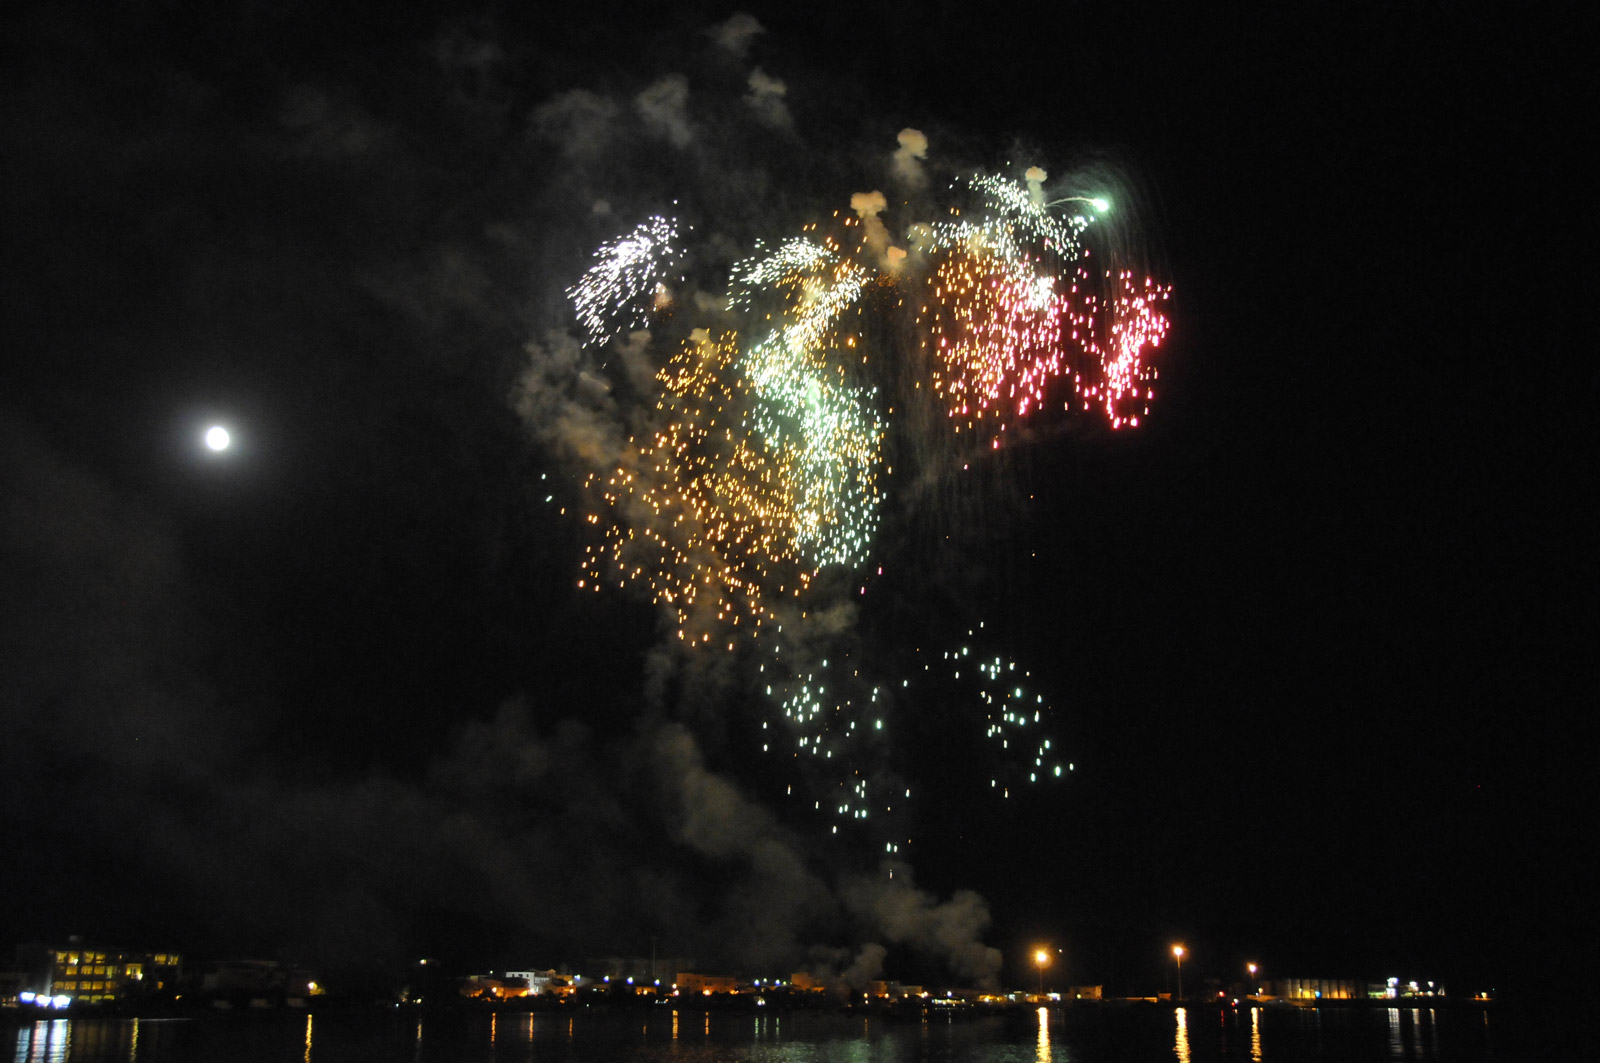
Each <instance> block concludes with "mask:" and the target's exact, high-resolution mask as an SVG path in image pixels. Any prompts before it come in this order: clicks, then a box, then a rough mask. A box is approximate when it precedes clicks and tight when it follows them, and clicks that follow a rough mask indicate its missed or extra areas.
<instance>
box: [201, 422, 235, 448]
mask: <svg viewBox="0 0 1600 1063" xmlns="http://www.w3.org/2000/svg"><path fill="white" fill-rule="evenodd" d="M231 442H233V437H232V436H230V435H228V430H227V429H226V428H224V427H222V426H221V425H220V424H214V425H212V426H211V427H210V428H207V429H206V446H208V447H210V448H211V449H212V450H215V451H223V450H227V449H228V444H229V443H231Z"/></svg>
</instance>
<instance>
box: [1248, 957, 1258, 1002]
mask: <svg viewBox="0 0 1600 1063" xmlns="http://www.w3.org/2000/svg"><path fill="white" fill-rule="evenodd" d="M1245 967H1246V968H1248V969H1249V971H1250V993H1251V994H1252V995H1253V996H1260V995H1261V987H1260V986H1258V985H1256V965H1255V964H1253V963H1247V964H1245Z"/></svg>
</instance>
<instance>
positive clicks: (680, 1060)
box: [0, 1006, 1512, 1063]
mask: <svg viewBox="0 0 1600 1063" xmlns="http://www.w3.org/2000/svg"><path fill="white" fill-rule="evenodd" d="M1246 1011H1248V1013H1249V1015H1248V1022H1249V1037H1248V1040H1247V1039H1246V1038H1245V1036H1244V1035H1245V1030H1244V1028H1243V1024H1244V1023H1245V1022H1246V1021H1247V1020H1246V1015H1245V1012H1246ZM1500 1019H1501V1016H1499V1015H1495V1016H1491V1015H1490V1014H1489V1013H1487V1012H1481V1013H1480V1012H1472V1011H1453V1010H1449V1009H1445V1010H1440V1009H1430V1008H1387V1009H1383V1008H1379V1009H1365V1008H1349V1009H1301V1008H1291V1007H1267V1008H1262V1007H1255V1008H1248V1009H1241V1010H1238V1011H1235V1010H1232V1009H1211V1008H1199V1009H1196V1008H1192V1007H1182V1008H1172V1009H1169V1008H1156V1007H1138V1006H1134V1007H1116V1006H1105V1007H1083V1008H1067V1009H1048V1008H1038V1009H1030V1010H1029V1011H1027V1012H1019V1013H1016V1014H1013V1015H1011V1016H1009V1017H1006V1016H985V1017H981V1018H974V1017H967V1016H960V1017H953V1016H951V1015H950V1014H948V1013H942V1012H930V1013H929V1014H927V1015H926V1016H924V1017H922V1018H920V1019H919V1018H917V1017H915V1016H912V1017H897V1018H887V1017H883V1016H877V1015H872V1016H863V1015H860V1014H855V1015H830V1014H817V1013H811V1012H783V1011H779V1010H777V1009H772V1010H769V1011H763V1012H759V1013H755V1014H751V1013H744V1012H733V1011H704V1012H703V1011H682V1012H679V1011H677V1010H675V1009H674V1010H666V1009H663V1010H661V1011H658V1010H653V1009H652V1010H642V1011H626V1012H609V1013H608V1012H604V1011H599V1010H595V1011H589V1010H583V1011H577V1012H573V1013H563V1014H549V1013H534V1014H523V1013H515V1012H507V1014H506V1022H505V1025H504V1028H502V1027H501V1024H500V1021H499V1015H498V1014H492V1013H491V1014H465V1015H462V1014H448V1013H429V1014H426V1015H423V1014H414V1013H382V1014H373V1013H342V1012H337V1011H322V1012H318V1013H316V1014H310V1013H301V1014H286V1013H268V1014H260V1013H258V1014H250V1015H243V1014H237V1013H236V1014H234V1015H232V1016H213V1017H207V1018H202V1019H172V1020H158V1019H138V1020H135V1019H113V1018H75V1019H67V1018H52V1019H40V1020H38V1021H22V1022H20V1023H19V1024H15V1025H13V1023H15V1021H16V1020H14V1019H13V1020H7V1019H5V1018H4V1017H3V1016H0V1063H291V1061H294V1063H393V1061H396V1060H403V1059H409V1060H411V1061H412V1063H546V1061H548V1063H602V1061H603V1063H1113V1061H1118V1063H1120V1061H1127V1063H1244V1061H1245V1060H1247V1059H1248V1060H1249V1061H1250V1063H1313V1061H1316V1063H1491V1061H1492V1060H1493V1059H1494V1058H1495V1052H1494V1046H1492V1045H1491V1043H1490V1036H1489V1035H1490V1029H1491V1026H1493V1027H1499V1026H1500V1021H1499V1020H1500ZM1495 1035H1496V1037H1497V1038H1500V1039H1501V1040H1502V1041H1504V1040H1505V1031H1504V1030H1503V1029H1498V1028H1497V1029H1495ZM8 1043H11V1044H15V1046H16V1047H15V1050H14V1053H13V1054H12V1055H11V1056H10V1058H9V1060H8V1059H7V1057H6V1054H5V1049H4V1046H5V1045H6V1044H8ZM1499 1047H1500V1048H1501V1050H1502V1052H1504V1051H1505V1048H1506V1045H1505V1044H1501V1045H1500V1046H1499ZM1505 1058H1512V1057H1511V1056H1510V1055H1506V1056H1505Z"/></svg>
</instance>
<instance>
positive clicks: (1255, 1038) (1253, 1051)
mask: <svg viewBox="0 0 1600 1063" xmlns="http://www.w3.org/2000/svg"><path fill="white" fill-rule="evenodd" d="M1250 1059H1251V1063H1261V1009H1260V1008H1251V1009H1250Z"/></svg>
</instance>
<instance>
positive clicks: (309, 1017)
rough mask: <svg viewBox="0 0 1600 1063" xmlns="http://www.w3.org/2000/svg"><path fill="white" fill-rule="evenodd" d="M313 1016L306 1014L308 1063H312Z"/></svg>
mask: <svg viewBox="0 0 1600 1063" xmlns="http://www.w3.org/2000/svg"><path fill="white" fill-rule="evenodd" d="M312 1018H313V1016H311V1015H307V1016H306V1063H311V1020H312Z"/></svg>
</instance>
